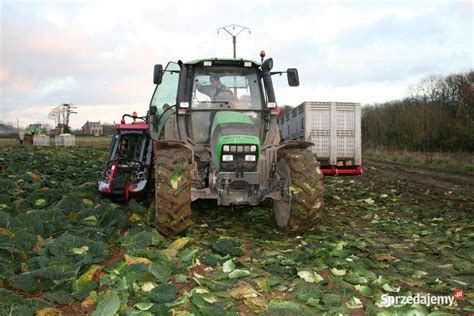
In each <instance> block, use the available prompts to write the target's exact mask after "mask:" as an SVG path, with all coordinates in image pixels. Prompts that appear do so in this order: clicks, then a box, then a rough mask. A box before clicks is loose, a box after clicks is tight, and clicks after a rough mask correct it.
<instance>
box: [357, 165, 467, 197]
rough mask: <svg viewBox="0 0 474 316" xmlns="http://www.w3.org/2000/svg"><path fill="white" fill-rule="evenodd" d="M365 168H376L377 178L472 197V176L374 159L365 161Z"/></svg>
mask: <svg viewBox="0 0 474 316" xmlns="http://www.w3.org/2000/svg"><path fill="white" fill-rule="evenodd" d="M364 164H365V166H366V167H369V168H370V167H375V168H377V176H380V177H390V178H398V179H403V180H406V181H409V182H413V183H417V184H420V185H424V186H426V187H427V188H428V189H429V188H434V189H440V190H446V191H449V190H452V191H460V192H465V193H469V194H471V197H472V195H474V175H470V174H462V173H458V172H454V173H453V172H446V171H440V170H434V169H428V168H423V167H420V166H413V165H407V164H401V163H396V162H388V161H383V160H376V159H365V160H364Z"/></svg>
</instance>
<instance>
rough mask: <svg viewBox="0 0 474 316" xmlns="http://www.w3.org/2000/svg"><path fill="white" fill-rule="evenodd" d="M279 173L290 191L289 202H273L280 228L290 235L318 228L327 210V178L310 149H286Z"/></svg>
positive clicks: (280, 154)
mask: <svg viewBox="0 0 474 316" xmlns="http://www.w3.org/2000/svg"><path fill="white" fill-rule="evenodd" d="M278 155H279V160H278V167H277V172H278V174H279V175H280V178H281V179H283V180H284V181H285V186H287V187H289V194H288V198H287V199H286V201H285V200H275V201H273V215H274V219H275V222H276V224H277V226H278V227H279V228H280V229H282V230H283V231H285V232H287V233H289V234H298V233H303V232H305V231H306V230H308V229H311V228H313V227H315V226H316V225H317V224H318V223H319V221H320V219H321V216H322V210H323V207H324V199H323V198H324V197H323V194H324V187H323V174H322V173H321V170H320V169H319V163H318V161H317V160H316V157H315V155H314V154H313V153H312V152H311V151H309V150H308V149H301V148H283V149H281V150H280V151H279V152H278Z"/></svg>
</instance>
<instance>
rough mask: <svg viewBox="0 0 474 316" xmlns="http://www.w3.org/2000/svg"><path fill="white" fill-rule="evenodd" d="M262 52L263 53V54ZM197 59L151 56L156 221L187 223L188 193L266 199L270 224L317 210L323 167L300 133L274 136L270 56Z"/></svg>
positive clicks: (234, 200) (162, 226) (290, 73)
mask: <svg viewBox="0 0 474 316" xmlns="http://www.w3.org/2000/svg"><path fill="white" fill-rule="evenodd" d="M263 56H264V55H263ZM263 56H262V62H261V63H259V62H255V61H251V60H245V59H217V58H209V59H200V60H194V61H191V62H187V63H183V62H181V61H178V62H177V63H175V62H169V63H168V64H167V66H166V67H165V68H163V66H162V65H155V68H154V75H153V82H154V84H156V88H155V91H154V94H153V97H152V99H151V102H150V109H149V115H148V124H149V130H150V135H151V137H152V138H153V140H154V153H155V154H154V169H155V173H154V174H155V189H156V190H155V194H156V206H155V207H156V227H157V229H158V231H160V232H161V233H162V234H164V235H165V236H172V235H175V234H178V233H181V232H183V231H185V230H186V229H187V228H188V227H189V226H190V225H191V202H192V201H195V200H197V199H214V200H217V203H218V205H223V206H235V205H259V204H261V203H262V202H263V201H265V200H273V213H274V219H275V223H276V225H277V226H278V227H279V228H280V229H282V230H284V231H286V232H288V233H292V234H296V233H300V232H303V231H305V230H307V229H309V228H311V227H314V226H315V224H317V222H318V221H319V219H320V216H321V210H322V208H323V175H322V174H321V171H320V170H319V163H318V161H317V160H316V157H315V155H314V154H312V152H311V151H310V150H309V149H308V147H310V146H312V145H313V144H312V143H308V142H305V141H287V142H281V139H280V132H279V128H278V124H277V117H278V114H279V108H278V107H277V105H276V101H275V93H274V89H273V83H272V75H274V74H279V75H281V74H283V73H286V74H287V79H288V84H289V85H290V86H298V85H299V78H298V71H297V69H294V68H290V69H288V70H287V71H286V72H282V71H278V72H272V67H273V60H272V59H271V58H269V59H266V60H265V61H263Z"/></svg>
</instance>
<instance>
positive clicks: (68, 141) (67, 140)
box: [54, 134, 76, 147]
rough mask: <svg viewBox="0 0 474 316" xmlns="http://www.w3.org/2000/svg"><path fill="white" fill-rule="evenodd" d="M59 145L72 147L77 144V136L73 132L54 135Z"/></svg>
mask: <svg viewBox="0 0 474 316" xmlns="http://www.w3.org/2000/svg"><path fill="white" fill-rule="evenodd" d="M54 142H55V144H56V146H57V147H61V146H62V147H70V146H75V145H76V136H75V135H71V134H61V135H56V136H55V137H54Z"/></svg>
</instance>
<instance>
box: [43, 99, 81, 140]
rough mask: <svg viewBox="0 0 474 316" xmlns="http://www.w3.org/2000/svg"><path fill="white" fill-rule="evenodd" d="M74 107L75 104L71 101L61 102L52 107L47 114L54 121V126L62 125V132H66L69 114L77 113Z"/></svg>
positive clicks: (68, 128)
mask: <svg viewBox="0 0 474 316" xmlns="http://www.w3.org/2000/svg"><path fill="white" fill-rule="evenodd" d="M75 109H77V106H75V105H73V104H71V103H63V104H60V105H58V106H57V107H55V108H54V109H52V110H51V112H49V114H48V118H49V119H51V120H53V121H54V124H55V126H56V127H58V126H60V125H63V126H64V132H66V133H67V132H69V131H70V127H69V119H70V117H71V114H77V112H76V111H75Z"/></svg>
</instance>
